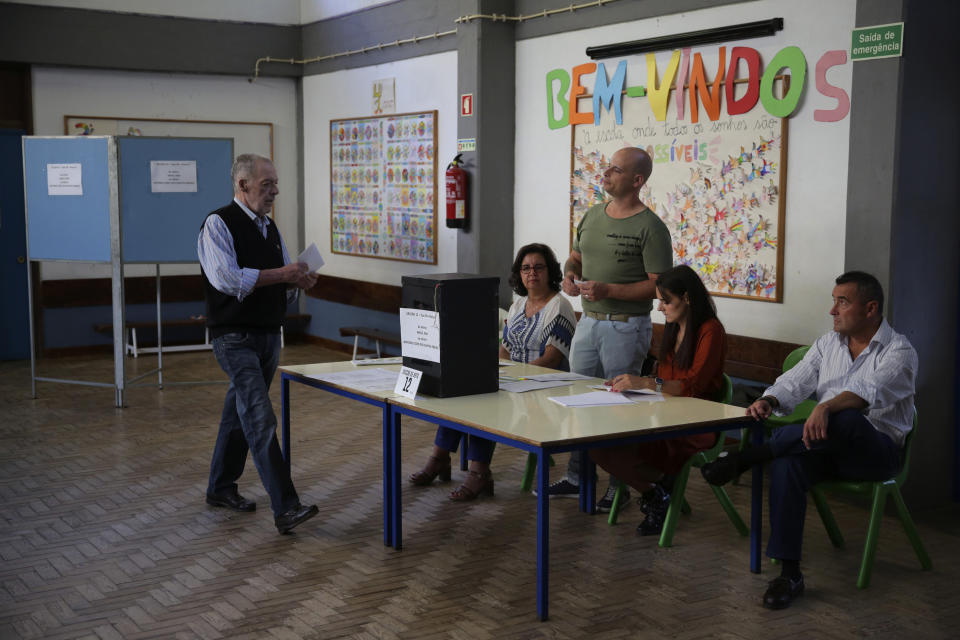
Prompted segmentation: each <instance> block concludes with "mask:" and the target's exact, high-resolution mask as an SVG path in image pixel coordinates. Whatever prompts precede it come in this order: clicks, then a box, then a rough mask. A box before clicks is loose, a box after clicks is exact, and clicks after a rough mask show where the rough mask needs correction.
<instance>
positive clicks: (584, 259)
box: [550, 147, 673, 511]
mask: <svg viewBox="0 0 960 640" xmlns="http://www.w3.org/2000/svg"><path fill="white" fill-rule="evenodd" d="M652 171H653V160H652V159H651V158H650V156H649V155H648V154H647V152H646V151H644V150H643V149H638V148H636V147H624V148H623V149H620V150H619V151H617V152H616V153H614V154H613V156H612V157H611V158H610V163H609V164H608V165H607V166H606V167H605V168H604V171H603V189H604V191H606V192H607V193H608V194H609V195H610V198H611V199H610V200H608V201H607V202H604V203H602V204H598V205H595V206H593V207H591V208H590V209H589V210H588V211H587V212H586V213H585V214H584V216H583V219H582V220H581V221H580V224H579V225H578V226H577V233H576V235H575V236H574V239H573V250H572V251H571V252H570V257H569V258H568V259H567V262H566V264H565V265H564V272H565V274H566V276H565V278H564V280H563V291H564V293H566V294H567V295H570V296H577V295H579V296H581V297H582V298H583V315H582V317H581V318H580V322H579V323H578V324H577V330H576V332H575V333H574V335H573V343H572V345H571V347H570V370H571V371H574V372H576V373H581V374H584V375H588V376H596V377H600V378H605V379H609V378H614V377H616V376H618V375H620V374H623V373H630V374H634V375H637V374H639V373H640V368H641V366H642V365H643V361H644V359H645V358H646V356H647V352H648V351H649V349H650V335H651V324H650V310H651V309H652V308H653V302H652V301H653V299H654V298H655V297H656V296H657V292H656V287H655V285H654V281H655V280H656V279H657V274H658V273H661V272H663V271H666V270H667V269H669V268H670V267H672V266H673V250H672V248H671V243H670V232H669V231H668V230H667V227H666V225H665V224H663V221H662V220H660V218H659V217H658V216H657V214H655V213H654V212H653V211H651V210H650V209H649V208H647V206H646V205H645V204H644V203H643V202H641V201H640V188H641V187H643V185H645V184H646V183H647V180H648V179H649V178H650V173H651V172H652ZM579 483H580V469H579V458H578V457H577V456H575V455H574V456H571V457H570V463H569V465H568V466H567V476H566V477H565V478H563V479H562V480H560V481H559V482H556V483H554V484H553V485H551V486H550V495H551V496H563V495H567V496H571V497H572V496H576V495H577V494H578V492H579ZM616 484H617V482H616V480H615V479H614V478H611V486H610V487H609V488H608V489H607V492H606V495H605V496H604V497H603V498H602V499H601V500H600V501H599V502H598V503H597V507H598V508H599V509H600V510H601V511H606V510H609V508H610V504H611V503H612V501H613V495H614V493H615V491H616ZM658 490H659V491H658V492H655V493H657V495H656V496H650V497H651V499H653V500H655V501H659V502H664V501H665V500H666V496H665V492H664V491H663V490H662V488H659V487H658Z"/></svg>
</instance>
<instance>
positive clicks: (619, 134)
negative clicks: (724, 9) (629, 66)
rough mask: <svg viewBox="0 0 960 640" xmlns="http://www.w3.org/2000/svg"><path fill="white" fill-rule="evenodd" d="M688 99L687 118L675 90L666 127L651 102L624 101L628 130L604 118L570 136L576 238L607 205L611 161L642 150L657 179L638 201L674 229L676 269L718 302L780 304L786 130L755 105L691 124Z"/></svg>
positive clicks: (585, 108)
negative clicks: (589, 216) (625, 150)
mask: <svg viewBox="0 0 960 640" xmlns="http://www.w3.org/2000/svg"><path fill="white" fill-rule="evenodd" d="M776 84H779V85H785V84H786V83H785V82H782V81H780V82H777V83H776ZM736 89H737V92H738V94H739V93H741V92H743V91H745V89H746V87H740V86H739V83H738V85H737V86H736ZM781 89H783V87H782V86H781ZM721 93H722V92H721ZM689 95H690V94H689V91H684V98H685V100H686V105H685V106H686V108H687V110H688V111H687V116H686V117H685V118H678V117H677V106H676V100H675V97H676V91H671V93H670V99H669V100H668V104H669V109H668V111H667V116H666V119H665V120H663V121H658V120H657V119H656V118H655V117H654V114H653V111H652V110H651V108H650V103H649V100H647V99H646V98H642V99H627V98H624V100H623V102H622V107H623V119H622V124H619V125H618V124H617V123H616V119H615V117H614V114H613V113H611V111H609V110H606V109H603V110H601V117H600V118H599V120H598V122H597V123H596V124H580V125H577V126H575V127H574V128H573V144H572V158H571V180H570V187H571V192H570V202H571V204H570V224H571V238H572V237H573V236H572V234H573V233H574V232H575V231H576V227H577V225H578V224H579V222H580V219H581V218H582V217H583V214H584V213H585V212H586V210H587V209H589V208H590V207H591V206H593V205H594V204H597V203H599V202H603V201H604V200H606V199H607V198H608V196H607V194H606V193H605V192H604V191H603V186H602V181H603V170H604V167H605V166H606V164H607V163H608V162H609V160H610V156H611V155H613V153H614V152H615V151H617V150H618V149H620V148H622V147H626V146H636V147H642V148H644V149H646V150H647V152H648V153H650V155H651V157H652V158H653V173H652V175H651V176H650V180H649V182H648V184H646V185H644V187H643V188H642V189H641V192H640V199H641V200H642V201H643V202H644V203H645V204H646V205H647V206H648V207H650V209H651V210H652V211H654V212H655V213H656V214H657V215H658V216H660V218H661V219H662V220H663V221H664V222H665V223H666V225H667V228H668V229H670V235H671V237H672V241H673V263H674V264H675V265H677V264H686V265H689V266H691V267H692V268H693V269H695V270H696V271H697V273H699V274H700V277H701V278H702V279H703V282H704V284H706V286H707V289H708V290H709V291H710V292H711V293H713V294H714V295H720V296H729V297H738V298H749V299H752V300H766V301H770V302H782V301H783V283H782V274H783V245H784V213H785V209H784V190H785V188H786V176H787V166H786V159H787V121H786V119H781V118H775V117H773V116H771V115H770V114H769V113H767V112H766V111H765V110H764V109H762V108H760V107H759V105H758V106H757V107H756V108H754V109H753V110H751V111H749V112H747V113H744V114H742V115H736V116H725V117H718V118H717V119H716V120H710V119H708V117H707V114H705V113H703V111H702V110H701V112H700V118H699V121H698V122H696V123H694V122H691V110H690V105H689ZM781 95H782V94H781ZM591 99H592V98H591V97H583V98H581V99H580V102H579V103H578V105H579V111H580V112H590V111H591V110H592V103H591Z"/></svg>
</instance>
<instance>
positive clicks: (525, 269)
mask: <svg viewBox="0 0 960 640" xmlns="http://www.w3.org/2000/svg"><path fill="white" fill-rule="evenodd" d="M546 268H547V265H545V264H534V265H529V264H525V265H523V266H522V267H520V273H530V272H531V271H536V272H537V273H540V272H541V271H543V270H544V269H546Z"/></svg>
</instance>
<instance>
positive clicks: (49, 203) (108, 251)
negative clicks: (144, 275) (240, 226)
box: [23, 136, 233, 407]
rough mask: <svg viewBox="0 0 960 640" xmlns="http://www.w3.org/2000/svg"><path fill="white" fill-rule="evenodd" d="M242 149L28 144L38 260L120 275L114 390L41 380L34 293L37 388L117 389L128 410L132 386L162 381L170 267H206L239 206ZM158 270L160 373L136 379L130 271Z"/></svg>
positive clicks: (50, 140)
mask: <svg viewBox="0 0 960 640" xmlns="http://www.w3.org/2000/svg"><path fill="white" fill-rule="evenodd" d="M232 164H233V140H232V139H227V138H147V137H134V136H131V137H126V136H124V137H118V136H54V137H46V136H25V137H24V138H23V173H24V193H25V196H26V197H25V205H26V222H27V257H28V260H30V261H36V262H43V261H58V262H86V263H103V264H109V265H111V267H112V271H111V280H112V286H111V289H112V309H113V313H112V318H113V356H114V381H113V383H112V384H111V383H105V382H93V381H86V380H63V379H57V378H40V377H37V375H36V347H37V345H36V342H35V341H36V337H35V335H34V329H33V328H34V317H33V293H32V292H33V288H32V283H30V282H29V279H30V271H31V270H30V269H27V278H28V291H29V292H30V344H31V349H30V373H31V385H32V394H33V397H36V396H37V388H36V383H37V381H46V382H64V383H71V384H84V385H89V386H100V387H113V388H114V391H115V398H116V406H118V407H122V406H124V389H125V387H126V386H127V385H128V383H130V382H133V381H134V380H139V379H140V378H143V377H145V376H147V375H150V374H153V373H157V374H158V384H160V385H162V384H163V378H162V362H163V360H162V357H163V355H162V349H159V347H160V346H161V345H160V340H161V336H160V325H161V310H160V309H161V308H160V264H164V263H196V262H198V258H197V236H198V234H199V232H200V226H201V225H202V223H203V220H204V218H205V217H206V216H207V214H208V213H210V212H211V211H213V210H215V209H217V208H219V207H221V206H223V205H224V204H226V203H227V202H229V201H230V198H231V197H232V194H233V186H232V184H231V180H230V168H231V165H232ZM128 263H138V264H155V265H156V277H157V341H158V352H157V357H158V363H157V364H158V367H157V368H156V369H154V370H152V371H149V372H147V373H144V374H142V375H140V376H138V377H137V378H135V379H134V380H126V379H125V374H124V342H125V341H124V326H125V319H126V318H125V310H124V299H123V265H124V264H128Z"/></svg>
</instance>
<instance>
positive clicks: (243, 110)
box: [33, 67, 300, 279]
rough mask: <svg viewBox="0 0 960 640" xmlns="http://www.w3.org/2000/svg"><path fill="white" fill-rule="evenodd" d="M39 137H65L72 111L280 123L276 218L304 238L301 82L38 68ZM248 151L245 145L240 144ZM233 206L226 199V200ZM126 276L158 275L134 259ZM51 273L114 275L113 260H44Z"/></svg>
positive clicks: (167, 270) (292, 242)
mask: <svg viewBox="0 0 960 640" xmlns="http://www.w3.org/2000/svg"><path fill="white" fill-rule="evenodd" d="M33 104H34V114H33V116H34V128H35V133H36V135H44V136H49V135H63V116H64V115H83V116H102V117H128V118H165V119H183V120H232V121H246V122H272V123H273V127H274V129H273V134H274V141H273V154H274V161H275V164H276V166H277V173H278V174H279V177H280V196H279V197H278V198H277V201H276V205H275V209H274V217H275V220H276V222H277V226H278V227H279V229H280V232H281V233H282V234H283V238H284V241H285V242H286V243H287V246H288V247H289V249H290V251H291V252H296V249H297V247H298V246H299V238H298V237H297V219H298V216H299V212H298V210H297V191H298V190H299V188H300V185H299V178H298V175H299V172H298V170H297V144H298V138H299V136H300V132H299V130H298V126H297V118H296V80H294V79H292V78H260V79H258V80H257V81H256V82H254V83H250V82H247V80H246V78H242V77H239V76H211V75H199V74H172V73H138V72H127V71H92V70H81V69H64V68H46V67H34V69H33ZM234 152H235V153H237V154H239V153H243V152H244V150H243V149H234ZM224 204H226V203H224ZM161 272H162V273H163V274H191V273H199V267H198V266H196V265H165V266H163V267H162V269H161ZM125 273H126V275H131V276H136V275H152V274H153V273H154V271H153V267H152V266H146V265H128V266H126V267H125ZM41 275H42V277H43V278H44V279H57V278H93V277H109V275H110V268H109V266H108V265H89V264H79V263H56V262H45V263H42V267H41Z"/></svg>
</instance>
